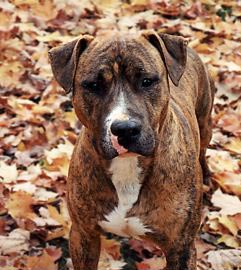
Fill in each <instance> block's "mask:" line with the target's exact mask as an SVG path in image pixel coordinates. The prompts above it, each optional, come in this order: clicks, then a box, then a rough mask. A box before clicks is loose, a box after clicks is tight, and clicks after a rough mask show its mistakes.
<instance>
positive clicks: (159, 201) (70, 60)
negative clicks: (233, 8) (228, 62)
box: [49, 31, 214, 270]
mask: <svg viewBox="0 0 241 270" xmlns="http://www.w3.org/2000/svg"><path fill="white" fill-rule="evenodd" d="M49 55H50V60H51V65H52V70H53V74H54V76H55V78H56V80H57V81H58V82H59V84H60V85H61V86H62V87H63V88H64V89H65V90H66V91H67V92H72V101H73V106H74V109H75V112H76V114H77V116H78V118H79V120H80V121H81V123H82V124H83V127H82V129H81V132H80V135H79V138H78V141H77V143H76V145H75V149H74V152H73V156H72V159H71V163H70V169H69V177H68V190H67V191H68V207H69V212H70V216H71V220H72V223H73V224H72V228H71V234H70V251H71V257H72V260H73V264H74V269H75V270H96V269H97V265H98V260H99V255H100V234H101V233H102V232H103V231H109V232H112V233H115V234H117V235H121V236H127V237H136V238H139V239H146V240H148V241H152V242H154V243H155V244H157V245H158V246H160V247H161V248H162V250H163V251H164V252H165V255H166V260H167V269H168V270H187V269H188V270H194V269H196V252H195V247H194V238H195V235H196V233H197V231H198V228H199V225H200V216H201V206H202V182H203V178H204V177H207V176H208V168H207V165H206V161H205V152H206V148H207V146H208V144H209V141H210V138H211V117H210V114H211V109H212V104H213V93H214V87H213V84H212V82H211V80H210V78H209V76H208V73H207V71H206V69H205V67H204V65H203V63H202V62H201V60H200V58H199V57H198V56H197V54H196V53H195V52H194V51H193V50H191V49H190V48H188V47H187V44H186V42H185V40H184V39H183V38H181V37H177V36H171V35H167V34H160V35H157V34H156V33H155V32H154V31H144V32H141V33H138V34H135V35H134V34H133V35H131V34H126V33H115V34H112V35H104V36H97V37H95V38H93V37H91V36H88V35H84V36H82V37H80V38H79V39H76V40H74V41H72V42H70V43H67V44H65V45H63V46H60V47H57V48H54V49H52V50H51V51H50V53H49Z"/></svg>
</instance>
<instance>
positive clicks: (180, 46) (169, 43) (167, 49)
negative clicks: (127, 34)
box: [142, 30, 187, 86]
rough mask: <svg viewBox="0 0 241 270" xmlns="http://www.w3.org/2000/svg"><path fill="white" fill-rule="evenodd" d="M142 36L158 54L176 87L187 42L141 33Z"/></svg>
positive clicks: (180, 75) (182, 70)
mask: <svg viewBox="0 0 241 270" xmlns="http://www.w3.org/2000/svg"><path fill="white" fill-rule="evenodd" d="M142 34H143V36H144V37H145V38H146V39H147V40H148V41H149V42H150V43H151V44H152V45H153V46H154V47H155V48H156V49H157V50H158V51H159V52H160V54H161V57H162V59H163V61H164V64H165V66H166V69H167V72H168V75H169V77H170V78H171V80H172V82H173V84H174V85H175V86H178V83H179V80H180V79H181V77H182V74H183V73H184V70H185V67H186V61H187V41H186V40H185V39H184V38H182V37H178V36H172V35H168V34H164V33H161V34H157V33H156V32H154V31H152V30H147V31H143V33H142Z"/></svg>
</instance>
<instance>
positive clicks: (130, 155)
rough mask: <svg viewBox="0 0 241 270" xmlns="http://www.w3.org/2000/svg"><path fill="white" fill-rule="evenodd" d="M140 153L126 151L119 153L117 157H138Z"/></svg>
mask: <svg viewBox="0 0 241 270" xmlns="http://www.w3.org/2000/svg"><path fill="white" fill-rule="evenodd" d="M139 155H140V154H137V153H134V152H129V151H128V152H126V153H123V154H119V155H118V157H120V158H126V157H138V156H139Z"/></svg>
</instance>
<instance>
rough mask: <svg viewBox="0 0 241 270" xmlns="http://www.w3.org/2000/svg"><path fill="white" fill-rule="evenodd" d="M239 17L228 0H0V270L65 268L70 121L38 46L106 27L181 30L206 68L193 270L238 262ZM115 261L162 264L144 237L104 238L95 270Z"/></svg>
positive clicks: (222, 269)
mask: <svg viewBox="0 0 241 270" xmlns="http://www.w3.org/2000/svg"><path fill="white" fill-rule="evenodd" d="M240 19H241V3H240V1H232V0H230V1H228V0H226V1H225V0H223V1H214V0H201V1H189V0H187V1H168V0H163V1H161V0H160V1H158V0H153V1H147V0H129V1H128V0H126V1H117V0H102V1H101V0H99V1H87V0H81V1H75V0H39V1H36V0H11V1H5V0H2V1H0V52H1V53H0V127H1V128H0V138H1V139H0V155H1V156H0V269H2V270H27V269H28V270H56V269H60V270H64V269H72V266H71V260H70V259H69V254H68V232H69V227H70V220H69V217H68V213H67V208H66V202H65V195H66V192H65V185H66V176H67V170H68V163H69V159H70V156H71V152H72V149H73V144H74V143H75V140H76V136H77V134H78V131H79V127H80V124H79V123H78V122H77V121H76V118H75V115H74V113H73V111H72V107H71V102H70V100H69V98H68V97H67V96H65V95H64V93H63V90H61V89H60V88H59V87H58V86H57V84H56V82H55V81H54V80H53V77H52V73H51V70H50V65H49V63H48V57H47V51H48V50H49V49H50V48H52V47H53V46H56V45H58V44H60V43H63V42H67V41H70V40H72V39H73V38H74V37H76V36H78V35H80V34H83V33H89V34H92V35H95V33H96V32H97V31H102V30H105V29H108V30H110V29H114V28H118V29H120V30H122V29H130V31H131V30H132V29H146V28H154V29H156V30H157V31H159V32H167V33H171V34H177V35H182V36H184V37H186V38H187V39H188V40H189V46H190V47H192V48H194V49H195V50H196V51H197V52H198V53H199V55H200V56H201V58H202V60H203V61H204V63H206V64H207V66H208V68H209V70H210V74H211V75H212V77H213V78H214V81H215V85H216V88H217V94H216V98H215V106H214V111H213V132H214V133H213V139H212V143H211V145H210V148H209V150H208V162H209V166H210V168H211V170H212V179H211V182H210V185H209V186H204V191H205V195H204V209H203V219H202V220H203V222H202V226H201V230H200V233H199V236H198V238H197V241H196V247H197V251H198V267H199V269H200V270H201V269H202V270H205V269H215V270H231V269H240V268H241V174H240V170H241V161H240V156H241V103H240V96H241V22H240ZM124 265H125V266H124ZM122 266H124V267H123V269H126V270H127V269H129V270H131V269H132V270H134V269H138V270H146V269H152V270H159V269H163V267H164V266H165V260H164V258H163V256H162V253H161V251H160V250H158V248H157V247H154V246H150V245H149V244H148V243H141V242H138V241H136V240H127V239H120V238H112V236H111V235H107V236H105V238H103V245H102V257H101V261H100V265H99V268H100V269H121V267H122Z"/></svg>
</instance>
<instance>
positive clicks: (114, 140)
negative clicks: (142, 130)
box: [111, 135, 128, 155]
mask: <svg viewBox="0 0 241 270" xmlns="http://www.w3.org/2000/svg"><path fill="white" fill-rule="evenodd" d="M111 142H112V145H113V147H114V148H115V150H116V151H117V153H118V154H119V155H121V154H124V153H127V152H128V150H127V149H126V148H124V147H123V146H121V145H119V143H118V141H117V136H114V135H111Z"/></svg>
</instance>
